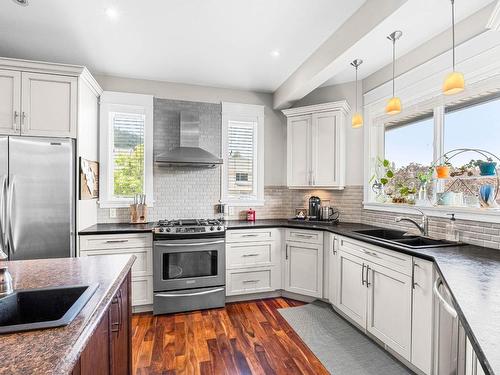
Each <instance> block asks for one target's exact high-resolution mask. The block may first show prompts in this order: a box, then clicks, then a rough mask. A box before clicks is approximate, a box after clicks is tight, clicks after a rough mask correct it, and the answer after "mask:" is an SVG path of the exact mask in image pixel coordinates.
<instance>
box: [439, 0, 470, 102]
mask: <svg viewBox="0 0 500 375" xmlns="http://www.w3.org/2000/svg"><path fill="white" fill-rule="evenodd" d="M451 38H452V55H453V71H452V72H451V73H449V74H448V75H447V76H446V79H445V80H444V83H443V93H444V94H445V95H453V94H458V93H459V92H461V91H464V89H465V79H464V75H463V74H462V73H460V72H457V71H456V70H455V0H451Z"/></svg>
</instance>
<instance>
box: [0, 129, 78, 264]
mask: <svg viewBox="0 0 500 375" xmlns="http://www.w3.org/2000/svg"><path fill="white" fill-rule="evenodd" d="M75 164H76V162H75V146H74V141H73V140H71V139H66V138H38V137H37V138H35V137H7V136H0V229H1V230H0V248H1V249H2V250H3V251H4V252H5V253H6V254H8V256H9V260H21V259H41V258H62V257H69V256H74V254H75V241H76V240H75Z"/></svg>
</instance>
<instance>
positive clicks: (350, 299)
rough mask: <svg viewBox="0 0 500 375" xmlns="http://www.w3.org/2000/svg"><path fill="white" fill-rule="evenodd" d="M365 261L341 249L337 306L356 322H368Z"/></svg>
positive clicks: (362, 323) (361, 323) (360, 323)
mask: <svg viewBox="0 0 500 375" xmlns="http://www.w3.org/2000/svg"><path fill="white" fill-rule="evenodd" d="M364 270H365V263H364V261H363V259H361V258H358V257H357V256H354V255H351V254H349V253H347V252H344V251H342V250H341V251H339V265H338V275H337V278H338V283H337V288H338V292H337V307H338V308H339V310H340V311H342V312H343V313H344V314H345V315H347V316H348V317H349V318H351V319H352V320H353V321H354V322H356V323H357V324H359V325H360V326H362V327H364V326H365V324H366V303H367V298H366V286H365V283H364V277H365V276H364Z"/></svg>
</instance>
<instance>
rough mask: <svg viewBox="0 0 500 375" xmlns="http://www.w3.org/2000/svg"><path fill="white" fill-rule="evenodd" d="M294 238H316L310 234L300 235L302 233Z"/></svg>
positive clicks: (296, 234)
mask: <svg viewBox="0 0 500 375" xmlns="http://www.w3.org/2000/svg"><path fill="white" fill-rule="evenodd" d="M293 236H294V237H301V238H313V237H314V236H311V235H310V234H309V235H308V234H300V233H295V234H294V235H293Z"/></svg>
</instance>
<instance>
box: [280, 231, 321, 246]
mask: <svg viewBox="0 0 500 375" xmlns="http://www.w3.org/2000/svg"><path fill="white" fill-rule="evenodd" d="M286 240H287V241H295V242H307V243H315V244H322V243H323V232H320V231H316V230H304V229H287V230H286Z"/></svg>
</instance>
